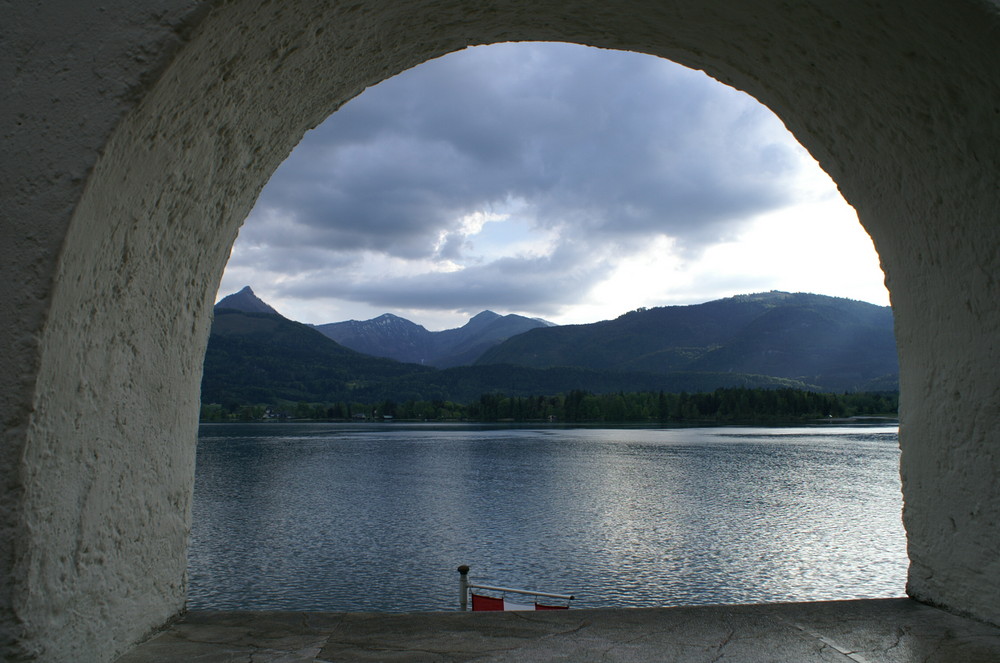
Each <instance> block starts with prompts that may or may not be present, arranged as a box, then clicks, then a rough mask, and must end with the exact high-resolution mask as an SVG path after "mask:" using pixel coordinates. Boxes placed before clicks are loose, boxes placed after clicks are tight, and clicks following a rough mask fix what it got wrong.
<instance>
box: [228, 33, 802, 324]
mask: <svg viewBox="0 0 1000 663" xmlns="http://www.w3.org/2000/svg"><path fill="white" fill-rule="evenodd" d="M776 124H777V121H776V120H774V119H773V118H770V117H769V116H767V114H766V113H765V112H762V111H760V110H757V109H756V108H755V104H753V103H752V102H747V101H743V100H741V99H740V98H739V96H738V95H736V93H733V92H732V91H728V90H726V89H723V88H722V87H721V86H719V85H718V84H717V83H714V82H712V81H710V80H708V79H706V78H705V77H704V76H702V75H700V74H696V73H694V72H689V71H686V70H681V69H679V68H677V67H664V66H662V63H661V62H657V61H656V60H655V59H653V58H649V57H647V56H639V55H635V54H628V53H616V52H608V51H597V50H595V49H585V48H582V47H574V46H568V45H559V44H544V45H540V44H532V45H517V46H511V45H507V46H504V47H489V48H478V49H473V50H472V51H470V52H467V53H463V54H459V55H452V56H447V57H445V58H441V59H438V60H435V61H432V62H430V63H427V64H425V65H423V66H421V67H418V68H416V69H414V70H411V71H410V72H405V73H404V74H402V75H400V76H398V77H396V78H393V79H390V80H388V81H385V82H383V83H382V84H380V85H378V86H376V87H374V88H372V89H370V90H368V91H366V92H365V93H364V94H363V95H361V96H360V97H358V98H357V99H355V100H353V101H351V102H349V103H348V104H347V105H345V107H344V108H342V109H341V110H340V111H338V112H337V113H336V114H335V115H334V116H333V117H332V118H331V119H330V120H328V121H327V122H326V123H324V124H322V125H321V126H320V127H318V128H317V129H316V130H314V131H313V132H310V134H309V135H308V136H307V137H306V139H305V140H304V141H303V144H302V145H301V146H300V147H299V148H298V149H297V150H296V151H295V152H294V153H293V154H292V156H291V157H290V158H289V159H288V161H286V163H285V164H283V165H282V166H281V168H279V170H278V171H277V172H276V173H275V175H274V177H273V179H272V181H271V182H270V183H269V184H268V186H267V187H266V188H265V190H264V192H263V193H262V195H261V198H260V200H259V201H258V205H257V208H255V210H254V212H253V214H252V215H251V218H250V220H249V221H248V226H250V225H254V227H255V228H256V229H255V230H254V232H253V233H252V236H253V238H254V241H256V242H258V244H259V245H260V246H265V245H273V246H276V247H287V248H292V247H294V246H295V245H299V246H311V247H320V246H321V247H324V248H325V249H326V251H316V252H313V253H306V254H303V255H302V256H297V257H289V267H290V268H291V267H292V265H293V263H294V268H295V269H304V268H305V267H306V265H304V264H303V263H306V262H308V261H309V259H315V260H316V261H317V265H316V269H319V268H320V266H321V263H322V261H323V260H329V256H330V253H331V252H332V253H343V254H348V253H350V252H354V251H359V250H369V251H376V252H381V253H384V254H387V255H391V256H395V257H400V258H404V259H457V258H458V257H460V256H462V255H463V254H465V253H467V252H468V251H469V247H468V245H467V244H466V243H464V242H463V241H462V235H461V233H459V232H457V231H458V230H459V223H460V219H461V217H462V216H463V215H466V214H469V213H471V212H474V211H477V210H483V209H491V208H494V207H499V206H502V205H503V204H504V202H505V201H507V200H508V199H510V198H517V199H519V200H523V201H524V203H525V206H524V213H525V214H526V215H528V217H530V219H531V220H532V221H533V223H535V224H536V225H537V226H538V227H540V228H546V229H555V230H557V231H558V233H559V235H560V236H561V238H562V239H561V241H562V243H563V245H564V246H563V245H561V246H560V249H563V251H562V253H561V254H560V255H570V254H583V253H587V251H586V250H581V248H580V247H585V246H586V245H587V243H590V244H591V247H592V249H593V251H598V249H599V247H601V246H604V245H607V244H608V243H609V242H619V243H620V245H621V246H623V247H627V246H628V245H630V244H634V243H637V242H641V241H643V240H644V239H648V238H649V237H650V236H652V235H654V234H667V235H669V236H671V237H674V238H675V239H676V241H677V246H678V247H679V248H680V249H681V250H684V251H687V252H691V253H696V252H698V251H699V250H700V249H701V248H703V247H705V246H708V245H710V244H712V243H714V242H717V241H719V240H720V239H724V238H727V237H729V236H731V235H732V233H733V232H734V231H735V229H736V228H738V227H739V224H740V223H741V222H743V221H745V220H748V219H749V218H750V217H752V216H754V215H756V214H759V213H761V212H764V211H766V210H769V209H774V208H776V207H779V206H781V205H783V204H785V203H787V202H789V200H790V194H789V193H788V191H787V189H786V186H785V184H784V182H783V180H782V178H783V177H784V176H786V175H787V174H788V173H789V172H791V171H792V170H793V169H794V168H795V167H796V163H797V162H796V156H795V154H794V152H793V151H792V150H791V149H790V148H788V147H785V146H784V145H779V144H775V143H774V142H773V141H772V139H771V138H770V136H771V135H772V132H773V128H774V127H775V125H776ZM269 216H274V217H283V218H285V219H287V221H288V222H287V223H285V224H279V225H278V226H271V225H269V224H268V223H266V222H265V221H264V219H265V217H269ZM257 225H259V226H260V227H259V228H257ZM249 236H250V235H249V234H248V237H249ZM442 237H445V238H446V241H445V242H444V243H443V244H442V243H441V241H440V240H441V238H442ZM248 241H249V240H248ZM241 242H242V239H241ZM570 242H575V243H576V244H575V245H574V246H573V247H572V248H569V243H570ZM239 246H240V245H238V248H239ZM557 253H559V250H558V249H557ZM324 254H325V256H326V257H324ZM281 255H285V254H281ZM281 260H282V258H281V257H272V258H271V259H270V262H271V263H272V264H271V267H272V268H277V267H278V265H277V263H279V262H280V261H281ZM511 260H514V259H511ZM529 262H530V261H525V260H521V261H520V262H518V261H516V260H514V262H513V263H510V262H508V263H503V262H498V263H496V264H487V265H479V266H476V267H475V271H474V272H473V268H469V269H467V270H465V271H463V272H462V273H461V276H460V277H458V280H459V282H458V284H457V285H451V284H450V282H449V280H450V279H454V278H455V277H454V276H451V277H449V275H448V274H437V273H435V274H429V275H426V276H423V277H419V278H416V279H409V280H408V281H407V283H396V284H393V288H395V289H397V290H399V291H406V292H407V297H409V303H410V304H411V305H412V302H413V300H414V299H416V298H420V297H421V295H420V294H419V293H418V292H417V291H416V290H417V287H418V286H419V287H426V288H432V289H433V291H434V292H436V293H438V294H437V295H435V297H436V299H435V301H437V302H438V304H437V306H435V308H449V307H454V306H455V304H454V302H456V301H459V300H461V301H466V300H468V299H469V298H470V297H472V296H475V295H476V293H479V294H482V295H483V296H487V295H488V296H491V297H496V298H499V297H501V292H500V291H501V288H500V286H499V285H498V284H490V283H488V279H489V278H494V279H496V278H500V277H501V276H502V277H503V278H504V279H507V280H508V281H507V283H505V284H504V286H505V287H507V288H508V290H509V292H510V293H511V294H510V295H507V297H508V300H512V299H516V298H517V297H520V298H521V299H520V301H521V302H528V301H533V300H537V301H541V300H542V299H544V297H542V296H540V295H538V294H537V291H539V290H544V289H545V288H544V281H540V282H539V281H532V278H539V279H553V278H558V275H556V274H554V273H553V272H552V271H546V270H545V269H543V268H542V266H541V265H540V264H535V265H534V267H536V268H537V269H532V268H525V269H523V272H521V273H511V272H508V271H505V270H506V268H507V266H508V265H509V264H519V265H521V267H522V268H524V267H525V265H528V264H529ZM551 264H559V265H560V266H562V267H567V266H568V265H567V263H564V262H563V261H562V260H561V259H559V258H555V259H553V262H552V263H551ZM597 271H600V270H597ZM597 271H595V272H594V273H595V274H596V273H597ZM480 277H481V279H482V281H481V282H480V281H479V280H477V279H478V278H480ZM511 279H513V280H511ZM408 283H412V284H414V285H413V286H412V287H411V286H410V285H407V284H408ZM393 288H390V287H382V286H375V285H370V286H364V287H362V286H357V287H355V288H354V290H353V293H354V294H353V295H352V297H357V298H361V297H368V298H369V299H367V300H366V301H370V302H372V303H375V302H382V301H383V300H384V303H385V305H387V306H388V305H389V301H388V300H389V299H392V296H391V295H390V294H388V293H389V292H390V291H392V289H393ZM515 295H516V297H515ZM394 301H395V300H394ZM491 301H494V302H499V299H494V300H491ZM430 305H431V304H428V306H430ZM489 305H495V306H498V307H499V306H501V304H500V303H494V304H490V303H488V302H487V301H485V300H483V301H482V303H481V304H475V305H472V306H473V307H478V308H482V307H485V306H489ZM525 306H527V304H525ZM522 308H523V306H522Z"/></svg>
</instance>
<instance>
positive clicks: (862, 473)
mask: <svg viewBox="0 0 1000 663" xmlns="http://www.w3.org/2000/svg"><path fill="white" fill-rule="evenodd" d="M900 509H901V499H900V494H899V478H898V448H897V443H896V431H895V429H892V428H880V429H871V428H862V429H858V428H826V427H822V428H796V429H736V428H722V429H683V430H635V429H622V430H591V429H577V430H573V429H566V430H563V429H546V430H542V431H537V430H525V429H514V430H510V429H496V428H475V427H460V426H456V427H447V426H444V427H442V426H437V427H434V426H400V425H391V426H369V427H364V426H356V425H343V426H336V425H319V424H316V425H312V424H302V425H297V424H296V425H275V426H268V425H247V426H239V425H228V426H221V425H215V426H206V427H204V428H203V430H202V436H201V440H200V444H199V450H198V470H197V477H196V491H195V505H194V527H193V533H192V547H191V554H190V560H189V571H190V607H192V608H248V609H285V610H309V609H319V610H386V611H402V610H407V611H408V610H449V609H454V608H455V592H456V580H457V574H456V573H455V567H457V566H458V564H461V563H467V564H470V565H472V566H473V575H474V577H475V578H476V579H477V580H479V581H482V582H487V583H495V584H502V585H507V586H528V587H536V588H548V589H550V590H553V591H566V592H570V593H574V594H576V595H577V596H578V597H579V600H578V601H576V602H575V603H576V605H578V606H579V607H596V606H651V605H678V604H695V603H734V602H758V601H773V600H819V599H843V598H855V597H877V596H895V595H900V594H902V591H903V585H904V582H905V572H906V555H905V540H904V536H903V532H902V526H901V524H900V515H899V514H900Z"/></svg>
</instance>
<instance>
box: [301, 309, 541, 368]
mask: <svg viewBox="0 0 1000 663" xmlns="http://www.w3.org/2000/svg"><path fill="white" fill-rule="evenodd" d="M551 324H552V323H548V322H545V321H544V320H538V319H535V318H526V317H524V316H521V315H516V314H508V315H500V314H499V313H494V312H493V311H490V310H485V311H481V312H480V313H477V314H476V315H474V316H472V317H471V318H470V319H469V321H468V322H466V323H465V325H463V326H462V327H457V328H455V329H445V330H442V331H436V332H435V331H429V330H427V329H426V328H425V327H423V326H422V325H418V324H416V323H414V322H411V321H410V320H407V319H406V318H401V317H399V316H397V315H394V314H392V313H383V314H382V315H380V316H378V317H376V318H372V319H370V320H347V321H344V322H330V323H326V324H321V325H314V327H315V328H316V329H317V330H318V331H319V332H320V333H322V334H323V335H325V336H327V337H328V338H331V339H333V340H334V341H336V342H338V343H340V344H341V345H343V346H345V347H348V348H351V349H352V350H357V351H358V352H363V353H365V354H370V355H372V356H375V357H385V358H388V359H395V360H397V361H402V362H407V363H414V364H422V365H427V366H434V367H436V368H450V367H452V366H462V365H467V364H471V363H473V362H474V361H475V360H476V359H477V358H478V357H479V356H480V355H481V354H482V353H483V352H485V351H486V350H488V349H489V348H491V347H492V346H494V345H496V344H498V343H501V342H503V341H505V340H507V339H508V338H510V337H512V336H516V335H517V334H521V333H523V332H525V331H528V330H529V329H535V328H539V327H543V326H546V325H551Z"/></svg>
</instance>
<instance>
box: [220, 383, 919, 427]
mask: <svg viewBox="0 0 1000 663" xmlns="http://www.w3.org/2000/svg"><path fill="white" fill-rule="evenodd" d="M898 405H899V395H898V394H897V393H894V392H857V393H843V394H834V393H816V392H811V391H803V390H798V389H752V388H741V387H735V388H722V389H716V390H714V391H711V392H705V393H686V392H682V393H665V392H662V391H660V392H649V391H642V392H631V393H626V392H617V393H608V394H594V393H591V392H588V391H583V390H572V391H570V392H568V393H566V394H558V395H555V396H510V395H505V394H500V393H488V394H483V395H481V396H480V397H479V398H478V399H477V400H474V401H472V402H470V403H465V404H462V403H455V402H451V401H443V400H431V401H424V400H408V401H405V402H401V403H397V402H394V401H391V400H384V401H380V402H377V403H349V402H337V403H306V402H298V403H292V402H278V403H271V404H255V405H246V404H241V403H238V402H235V401H232V402H228V403H223V404H218V403H209V404H203V405H202V408H201V420H202V421H203V422H226V421H262V420H272V421H274V420H279V421H280V420H286V421H287V420H313V421H372V420H374V421H388V420H392V421H474V422H504V421H508V422H540V421H541V422H546V421H548V422H559V423H614V424H619V423H649V424H655V423H663V424H668V423H691V422H713V423H775V422H795V421H807V420H814V419H828V418H834V419H839V418H846V417H858V416H890V417H894V416H896V412H897V408H898Z"/></svg>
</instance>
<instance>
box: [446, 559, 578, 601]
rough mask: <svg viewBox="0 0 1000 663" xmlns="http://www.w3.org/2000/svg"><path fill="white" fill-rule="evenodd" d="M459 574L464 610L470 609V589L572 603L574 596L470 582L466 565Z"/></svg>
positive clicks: (459, 569) (459, 570)
mask: <svg viewBox="0 0 1000 663" xmlns="http://www.w3.org/2000/svg"><path fill="white" fill-rule="evenodd" d="M458 573H459V581H458V584H459V592H460V603H461V606H462V610H468V609H469V590H470V589H485V590H486V591H489V592H501V593H504V594H523V595H526V596H542V597H545V598H547V599H559V600H562V601H572V600H573V598H574V597H573V595H572V594H553V593H552V592H536V591H532V590H530V589H513V588H511V587H496V586H494V585H480V584H478V583H471V582H469V567H468V566H467V565H465V564H463V565H462V566H460V567H458Z"/></svg>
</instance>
